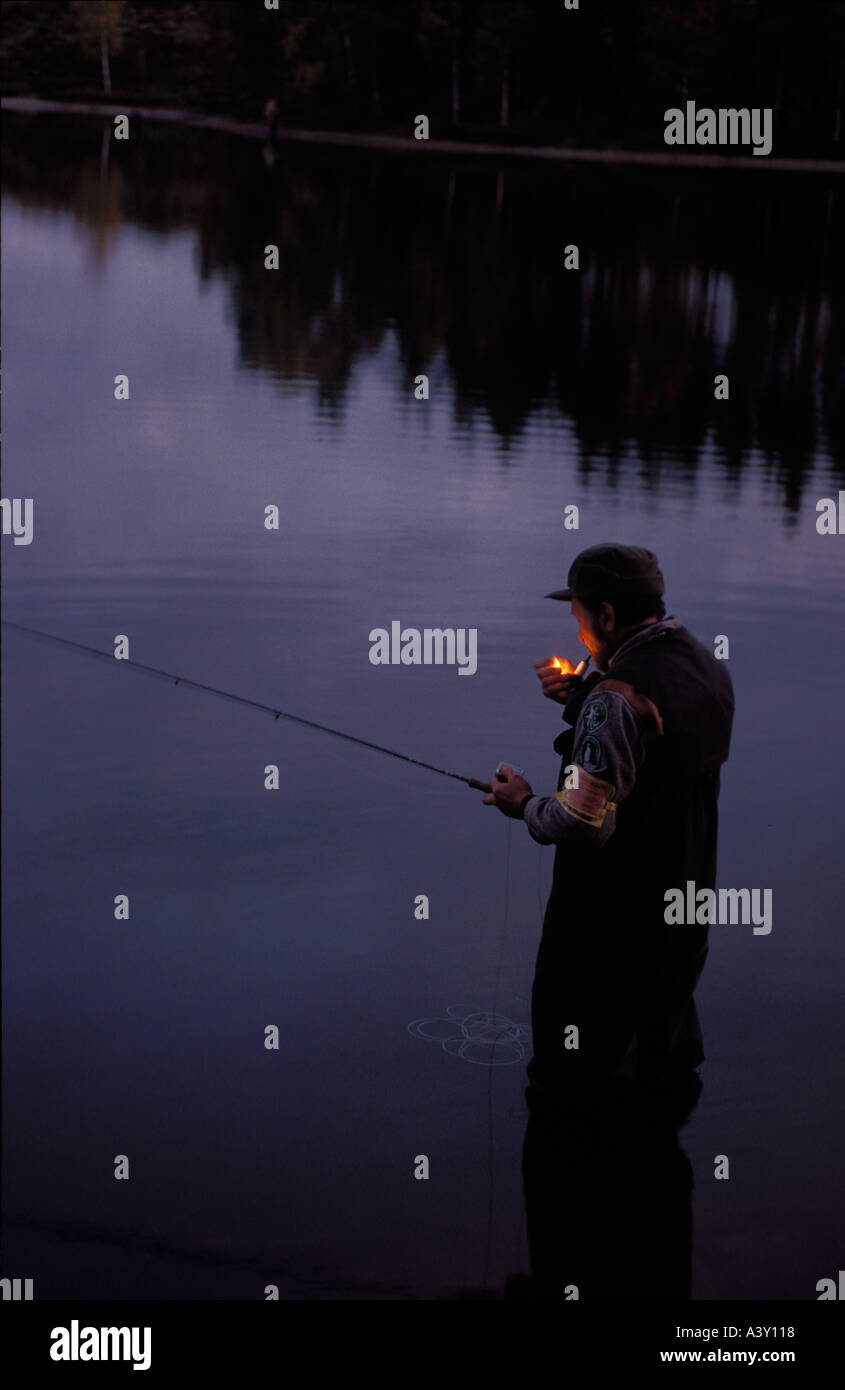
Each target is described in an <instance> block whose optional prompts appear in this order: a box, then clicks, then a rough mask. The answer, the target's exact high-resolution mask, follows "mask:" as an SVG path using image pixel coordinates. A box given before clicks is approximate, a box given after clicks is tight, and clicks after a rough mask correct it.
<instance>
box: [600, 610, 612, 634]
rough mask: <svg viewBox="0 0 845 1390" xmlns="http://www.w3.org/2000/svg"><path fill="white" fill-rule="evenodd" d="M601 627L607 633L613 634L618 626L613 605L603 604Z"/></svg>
mask: <svg viewBox="0 0 845 1390" xmlns="http://www.w3.org/2000/svg"><path fill="white" fill-rule="evenodd" d="M599 618H600V621H601V627H602V629H603V631H605V632H612V631H613V629H614V627H615V626H616V612H615V610H614V607H613V604H612V603H603V604H602V606H601V608H600V609H599Z"/></svg>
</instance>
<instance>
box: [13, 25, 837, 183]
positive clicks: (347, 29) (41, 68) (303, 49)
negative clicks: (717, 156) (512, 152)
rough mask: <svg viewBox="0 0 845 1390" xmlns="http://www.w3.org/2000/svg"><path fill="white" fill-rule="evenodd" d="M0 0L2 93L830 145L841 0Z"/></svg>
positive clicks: (435, 132)
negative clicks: (749, 134)
mask: <svg viewBox="0 0 845 1390" xmlns="http://www.w3.org/2000/svg"><path fill="white" fill-rule="evenodd" d="M572 3H573V0H537V2H536V3H530V2H528V0H354V2H353V0H279V6H278V9H277V10H273V9H267V8H266V6H265V4H264V3H263V0H181V3H180V2H179V0H177V3H171V0H160V3H156V0H70V3H57V2H56V0H5V2H4V4H3V8H2V28H0V65H2V81H3V90H4V92H5V93H6V94H7V95H9V94H29V95H38V96H42V97H51V98H54V99H55V98H66V99H76V100H82V99H86V100H92V99H96V98H98V97H99V98H101V99H102V98H103V97H107V98H109V99H111V100H124V101H129V102H133V103H136V104H138V105H142V104H161V105H169V106H181V107H189V108H191V109H197V110H201V111H205V112H209V113H212V112H213V113H216V114H220V113H229V114H232V115H233V116H237V117H238V118H240V119H251V120H260V119H261V118H262V113H263V111H264V108H265V105H266V103H267V100H268V98H269V97H271V96H272V97H274V98H275V100H276V102H277V104H278V107H279V110H280V113H281V119H282V121H283V122H285V123H287V124H292V125H294V124H295V125H306V126H313V127H318V128H319V127H322V128H336V129H344V130H362V131H367V130H399V131H402V132H404V133H410V131H411V128H412V121H413V117H414V115H416V114H418V113H424V114H426V115H427V116H428V117H429V120H430V122H431V133H432V136H451V137H454V136H455V135H460V136H463V137H465V138H470V139H472V138H476V139H482V138H483V139H491V138H493V139H496V140H499V141H501V142H502V143H504V144H507V143H508V142H512V143H525V142H531V143H553V144H570V145H573V146H580V147H584V146H591V147H592V146H600V147H614V146H618V147H622V148H662V147H663V113H664V111H665V110H666V109H667V108H669V107H672V106H677V105H679V104H681V103H683V102H684V101H686V100H694V101H695V102H696V103H697V105H698V106H699V107H701V106H710V107H714V108H718V107H743V106H747V107H755V106H757V107H770V108H771V109H772V111H773V124H774V131H775V146H774V151H773V152H774V153H776V154H784V155H787V154H788V155H798V156H800V155H802V154H803V155H806V156H808V157H809V156H815V157H826V158H837V157H840V156H842V154H843V152H845V120H844V119H843V103H844V102H845V0H615V2H614V0H578V8H577V9H571V8H568V5H570V4H572Z"/></svg>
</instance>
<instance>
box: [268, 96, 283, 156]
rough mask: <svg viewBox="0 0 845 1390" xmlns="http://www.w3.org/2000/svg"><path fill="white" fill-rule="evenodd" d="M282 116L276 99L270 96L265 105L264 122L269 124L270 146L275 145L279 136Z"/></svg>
mask: <svg viewBox="0 0 845 1390" xmlns="http://www.w3.org/2000/svg"><path fill="white" fill-rule="evenodd" d="M281 114H282V113H281V111H280V109H279V103H278V102H277V101H276V98H275V97H274V96H269V97H268V98H267V100H266V102H265V103H264V120H265V122H266V124H267V139H268V141H269V142H270V144H272V143H273V141H274V140H275V139H276V136H277V134H278V131H279V120H280V118H281Z"/></svg>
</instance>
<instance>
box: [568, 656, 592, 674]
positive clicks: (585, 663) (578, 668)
mask: <svg viewBox="0 0 845 1390" xmlns="http://www.w3.org/2000/svg"><path fill="white" fill-rule="evenodd" d="M589 662H590V658H589V657H588V656H585V657H584V660H583V661H579V662H578V665H577V666H576V667H575V670H574V671H573V672H572V674H573V676H582V675H583V674H584V670H585V668H586V667H587V666H588V665H589Z"/></svg>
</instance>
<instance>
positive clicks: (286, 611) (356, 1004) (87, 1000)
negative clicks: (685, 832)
mask: <svg viewBox="0 0 845 1390" xmlns="http://www.w3.org/2000/svg"><path fill="white" fill-rule="evenodd" d="M4 125H5V140H4V170H5V187H4V195H5V196H4V206H3V225H2V236H3V242H2V245H3V264H2V273H3V286H2V289H3V314H4V321H3V345H4V349H5V351H4V439H3V444H4V450H3V463H4V475H3V495H4V497H33V498H34V499H35V520H34V539H33V542H32V544H31V545H28V546H27V545H21V546H16V545H13V544H12V541H11V538H10V537H6V538H4V540H3V571H4V574H3V600H4V616H5V617H6V618H7V619H10V620H12V621H15V622H20V623H24V624H29V625H31V626H33V627H35V628H38V629H41V630H44V631H46V632H48V633H54V634H56V635H59V636H63V637H67V638H71V639H73V640H75V641H78V642H81V643H87V644H90V645H91V646H94V647H97V648H100V649H103V650H107V651H111V650H112V647H113V642H114V638H115V636H116V635H117V634H126V635H127V636H128V637H129V639H130V656H131V657H132V658H133V659H134V660H136V661H139V662H145V663H148V664H150V665H153V666H157V667H161V668H164V669H165V670H170V671H175V672H179V673H181V674H183V675H185V676H188V677H191V678H193V679H194V680H197V681H203V682H208V683H210V684H213V685H216V686H221V687H223V688H225V689H226V690H229V691H232V692H234V693H239V694H243V695H245V696H247V697H249V698H251V699H253V700H256V701H259V702H264V703H266V704H269V705H271V706H274V707H276V708H281V709H284V710H286V711H291V712H293V713H296V714H300V715H303V716H304V717H306V718H309V719H312V720H315V721H318V722H320V723H323V724H326V725H330V726H334V727H338V728H340V729H343V730H345V731H347V732H349V733H351V734H354V735H356V736H358V737H360V738H363V739H369V740H372V741H375V742H377V743H381V744H386V745H388V746H389V747H391V748H395V749H398V750H400V751H403V752H405V753H407V754H409V755H411V756H412V757H416V758H420V759H423V760H425V761H429V762H432V763H434V764H437V765H439V766H444V767H447V768H451V769H454V770H456V771H458V772H461V773H463V774H465V775H475V776H489V775H490V773H491V771H492V769H493V767H494V766H495V764H496V763H497V762H498V760H499V759H502V758H504V759H506V760H508V761H511V762H515V763H517V764H518V765H520V766H521V767H523V768H525V770H526V775H527V776H528V778H529V780H531V781H532V784H533V785H534V787H535V789H536V790H537V791H542V792H550V791H553V790H554V786H555V779H556V776H557V767H558V759H557V757H556V755H555V754H554V752H553V750H552V748H551V744H552V741H553V739H554V737H555V736H556V734H557V733H558V732H559V729H560V718H559V712H558V711H556V709H555V707H554V706H553V705H551V704H550V703H549V702H547V701H544V700H543V699H542V698H541V696H540V692H539V686H538V684H537V681H536V678H535V675H534V672H533V669H532V661H533V660H534V659H535V658H536V657H539V656H545V655H548V654H549V653H550V652H559V653H563V654H566V655H570V656H573V657H575V658H576V659H577V657H578V655H579V652H578V649H577V645H576V640H575V639H576V625H575V623H574V620H573V619H572V618H571V616H570V614H569V609H568V605H566V604H553V603H549V602H546V601H544V599H543V595H544V594H545V593H547V592H548V591H549V590H550V589H553V588H557V587H560V586H561V585H562V584H563V583H564V582H565V578H566V572H567V569H568V566H569V563H570V562H571V559H572V558H573V556H574V554H575V553H576V552H577V550H579V549H582V548H583V547H585V546H587V545H590V544H594V543H596V542H598V541H602V540H607V539H614V540H619V541H622V542H627V543H632V544H640V545H647V546H648V547H650V548H652V549H654V550H655V551H656V552H657V554H658V556H659V557H660V560H661V564H662V568H663V571H664V574H665V575H666V580H667V598H668V610H669V612H670V613H672V614H674V615H675V616H677V617H679V618H681V620H682V621H683V622H684V623H686V624H687V625H688V626H689V627H690V628H691V630H692V631H693V632H694V633H695V634H696V635H697V636H698V637H699V638H701V640H702V641H704V642H706V643H708V644H711V643H712V642H713V639H714V638H715V636H716V635H717V634H724V635H726V636H728V637H729V639H730V671H731V675H732V677H733V681H734V686H735V690H736V698H737V714H736V722H735V728H734V744H733V753H732V757H731V760H730V762H729V763H728V765H727V767H726V769H725V771H724V775H723V790H722V798H721V839H720V863H719V882H720V883H721V884H723V885H731V886H742V885H747V886H749V887H770V888H771V889H772V890H773V894H774V898H773V903H774V909H773V929H772V931H771V933H770V934H769V935H767V936H765V935H755V934H754V933H753V932H752V929H751V927H750V926H748V927H743V926H722V927H714V928H712V929H711V948H710V958H709V960H708V963H707V966H706V968H705V971H704V975H703V977H702V981H701V984H700V986H699V990H698V993H697V999H698V1003H699V1010H700V1013H701V1017H702V1024H703V1030H704V1040H705V1050H706V1054H707V1060H706V1062H705V1064H704V1066H703V1068H702V1078H703V1081H704V1089H703V1093H702V1096H701V1099H700V1102H699V1104H698V1107H697V1109H696V1111H695V1114H694V1116H693V1118H692V1120H691V1121H690V1124H689V1126H688V1127H687V1128H686V1129H684V1130H683V1131H682V1142H683V1146H684V1149H685V1151H686V1153H687V1154H688V1156H689V1159H690V1161H691V1164H692V1168H693V1171H694V1175H695V1193H694V1199H693V1286H692V1290H693V1297H694V1298H696V1299H714V1298H728V1299H734V1298H735V1299H759V1298H768V1299H814V1298H815V1297H816V1296H817V1295H816V1283H817V1281H818V1280H819V1279H821V1278H825V1277H835V1275H836V1271H837V1270H838V1268H839V1267H840V1265H841V1263H842V1249H843V1245H842V1238H843V1229H842V1220H841V1203H840V1202H839V1200H838V1197H839V1191H840V1187H841V1170H842V1160H843V1140H845V1122H843V1110H842V1104H841V1100H842V1094H843V1088H844V1083H845V1049H843V1046H842V1043H843V1036H842V1034H843V1023H842V980H843V964H845V936H843V931H842V926H843V921H842V893H841V856H842V849H841V846H842V834H843V815H842V778H841V763H842V745H843V739H842V723H841V711H842V697H843V690H845V650H843V643H842V630H843V616H845V602H843V583H842V581H843V555H845V537H843V536H820V535H819V534H818V533H817V530H816V502H817V500H818V499H819V498H821V497H835V496H836V494H837V490H838V489H840V488H845V468H843V460H845V413H844V412H843V400H845V370H843V362H845V327H843V313H842V280H843V264H842V257H841V246H842V243H843V222H844V221H845V217H843V192H842V184H841V181H827V180H826V179H825V178H821V177H818V176H785V175H776V174H767V173H764V172H762V171H761V172H760V173H759V174H757V173H754V172H752V173H742V174H740V173H732V172H723V173H718V174H703V173H702V174H697V173H695V172H692V173H689V172H685V173H678V172H672V171H669V170H662V169H661V170H655V171H643V170H639V169H637V170H634V171H631V170H624V169H608V168H601V169H600V170H594V169H589V168H583V167H579V168H577V169H575V170H573V169H567V168H564V167H554V166H547V165H545V164H539V163H538V164H537V165H536V166H535V165H533V164H531V163H527V162H519V161H510V162H503V163H502V164H501V166H498V165H497V163H496V162H495V161H490V160H485V159H481V158H462V159H456V158H453V157H450V158H446V157H443V156H437V155H428V154H426V153H424V152H417V151H412V152H409V153H408V154H407V155H387V154H378V153H374V152H369V151H364V150H361V151H357V150H351V149H334V148H331V147H328V146H326V147H317V146H314V147H301V146H290V147H287V148H283V149H282V150H281V152H280V153H279V156H278V158H277V159H276V160H275V161H274V162H273V161H270V160H268V159H267V158H266V157H265V156H264V155H263V154H262V151H261V148H260V145H258V144H255V145H253V144H252V143H250V142H249V141H244V140H242V139H236V138H233V137H228V136H225V135H220V134H212V133H209V132H199V131H191V130H188V129H179V128H178V127H175V126H169V127H166V126H160V125H155V124H147V123H144V124H143V125H141V124H140V123H138V124H137V125H136V128H135V130H134V132H133V136H132V138H131V140H130V142H129V144H128V145H126V146H123V147H122V146H121V144H120V142H112V143H111V144H110V145H109V144H108V142H104V140H103V126H102V123H101V121H100V120H98V119H97V118H81V117H74V118H68V117H64V116H61V117H60V116H55V115H49V116H47V115H43V116H21V115H8V114H7V115H6V118H5V122H4ZM270 243H275V244H277V245H278V246H279V248H280V268H279V269H278V270H277V271H268V270H265V269H264V264H263V261H264V247H265V246H266V245H267V244H270ZM568 244H577V245H578V247H579V250H580V269H579V270H577V271H574V270H570V271H567V270H565V269H564V267H563V259H564V247H565V246H566V245H568ZM119 373H126V374H127V375H128V377H129V379H130V399H129V400H128V401H124V402H121V401H116V400H115V399H114V378H115V376H116V375H117V374H119ZM419 373H426V374H427V375H428V377H429V379H430V399H429V400H427V401H426V400H417V399H415V396H414V378H415V377H416V376H417V375H418V374H419ZM719 373H725V374H727V376H728V377H729V381H730V399H729V400H728V401H717V400H715V399H714V385H713V381H714V377H715V376H716V375H717V374H719ZM271 504H272V505H275V506H277V507H278V508H279V518H280V520H279V528H278V530H276V531H273V530H267V529H265V526H264V515H265V513H264V509H265V507H267V506H269V505H271ZM572 504H575V505H577V506H578V507H579V509H580V529H579V530H578V531H577V532H573V531H569V530H566V529H565V528H564V509H565V508H566V507H567V506H569V505H572ZM393 620H399V621H401V622H402V624H403V625H404V626H411V627H417V628H424V627H436V626H444V627H445V626H452V627H467V628H475V629H477V633H478V670H477V672H476V673H475V674H474V675H473V676H472V677H471V678H470V677H464V676H460V675H459V674H458V670H457V669H456V667H454V666H434V665H432V666H417V667H404V666H384V667H382V666H374V665H372V664H371V663H370V661H369V659H368V653H369V646H370V643H369V633H370V630H371V629H373V628H377V627H387V628H389V627H390V624H391V622H392V621H393ZM3 695H4V731H3V733H4V738H3V752H4V758H3V767H4V805H5V815H4V852H3V867H4V931H3V947H4V952H3V979H4V1015H5V1037H4V1044H5V1058H6V1065H5V1094H4V1118H5V1147H4V1220H5V1229H4V1243H5V1244H4V1273H6V1274H11V1273H15V1274H18V1275H20V1276H24V1275H25V1276H28V1277H34V1279H35V1291H36V1296H37V1297H40V1298H65V1297H82V1298H92V1299H96V1298H105V1297H115V1296H116V1297H121V1298H160V1299H173V1298H186V1299H187V1298H199V1299H203V1298H221V1299H250V1298H258V1299H261V1298H263V1297H264V1288H265V1285H267V1284H270V1283H275V1284H276V1285H278V1287H279V1290H280V1296H281V1297H282V1298H287V1299H302V1298H307V1299H382V1300H389V1299H396V1300H403V1299H428V1298H455V1297H458V1296H461V1294H463V1295H466V1294H467V1293H468V1292H472V1291H474V1293H475V1294H476V1296H480V1294H481V1292H482V1291H484V1290H486V1291H487V1294H488V1296H491V1297H496V1296H500V1295H501V1291H502V1288H503V1285H504V1281H505V1279H506V1278H507V1277H508V1276H509V1275H512V1274H518V1273H520V1272H522V1273H524V1272H525V1271H526V1270H527V1268H528V1265H527V1253H526V1247H525V1222H524V1212H523V1200H522V1192H521V1185H520V1170H519V1165H520V1150H521V1144H522V1136H523V1131H524V1124H525V1115H526V1111H525V1104H524V1099H523V1087H524V1066H525V1062H526V1061H527V1060H528V1057H529V1056H530V1038H528V1037H527V1036H526V1034H525V1032H524V1031H523V1032H520V1031H519V1029H520V1028H522V1029H523V1030H524V1029H525V1028H526V1026H527V1024H528V1019H529V1003H530V986H531V979H532V974H533V966H534V956H535V953H536V949H537V944H538V940H539V929H540V922H541V919H542V911H543V906H544V902H545V896H546V893H547V891H548V886H549V883H550V877H551V862H552V853H553V851H552V850H551V849H541V848H540V847H539V846H537V845H536V844H535V843H534V842H533V841H532V840H531V839H530V837H529V836H528V834H527V831H526V830H525V828H524V826H522V825H521V824H518V823H515V822H513V823H512V822H509V821H506V820H505V819H504V818H503V817H502V816H500V815H499V814H498V813H497V812H496V811H495V810H492V809H489V808H483V807H482V806H481V805H480V799H479V797H478V795H477V793H474V792H471V791H470V790H468V789H467V788H466V787H465V786H463V785H462V784H461V783H460V782H455V781H450V780H447V779H446V778H442V777H439V776H436V775H435V774H434V773H431V772H428V771H425V770H423V769H421V768H415V767H412V766H410V765H408V764H407V763H402V762H400V761H396V760H393V759H390V758H387V757H385V756H383V755H382V754H379V753H375V752H369V751H367V750H366V749H362V748H360V747H356V746H355V745H353V744H351V743H346V742H341V741H340V740H337V739H333V738H330V737H328V736H326V735H324V734H320V733H316V732H313V731H308V730H306V729H303V728H302V727H300V726H297V725H295V724H292V723H289V722H286V721H283V720H279V721H274V720H273V719H272V718H271V717H270V716H269V715H266V714H262V713H261V712H259V711H253V710H250V709H246V708H243V707H239V706H237V705H234V704H229V703H226V702H224V701H221V700H217V699H214V698H212V697H210V696H206V695H203V694H201V693H198V692H196V691H192V690H190V689H189V688H178V687H176V686H174V685H172V684H168V683H166V682H164V681H158V680H154V679H151V678H147V677H145V676H143V675H141V674H138V673H136V672H132V671H129V670H127V669H126V668H120V667H119V665H118V663H115V665H114V667H112V668H110V667H109V665H108V664H106V663H105V662H97V661H96V660H94V659H90V658H88V657H86V656H84V655H81V654H78V653H75V652H72V651H70V650H68V649H62V648H60V647H58V646H51V645H49V644H47V643H41V642H38V641H37V640H36V639H34V638H31V637H28V636H25V635H23V634H21V633H19V632H16V631H14V630H12V629H10V628H4V629H3ZM268 764H277V765H278V767H279V769H280V781H281V785H280V789H279V790H278V791H269V790H266V789H265V786H264V769H265V767H266V766H267V765H268ZM118 894H126V895H128V897H129V901H130V918H129V920H128V921H118V920H115V917H114V911H115V909H114V900H115V897H116V895H118ZM419 894H426V895H427V896H428V897H429V900H430V917H429V919H428V920H417V918H416V917H415V914H414V902H415V898H416V897H417V895H419ZM490 1012H492V1013H496V1014H499V1015H502V1016H504V1017H505V1018H506V1019H508V1020H510V1021H511V1023H512V1025H513V1027H512V1029H511V1030H510V1031H509V1032H507V1034H506V1039H505V1041H506V1043H507V1040H508V1039H509V1040H510V1042H509V1043H508V1045H502V1046H500V1047H499V1048H498V1055H497V1059H496V1060H498V1061H500V1062H501V1063H502V1064H501V1065H496V1066H488V1065H484V1062H485V1060H489V1058H487V1059H485V1056H484V1053H483V1049H474V1048H473V1047H472V1046H470V1047H469V1048H468V1049H463V1051H464V1055H463V1056H461V1055H460V1053H461V1050H462V1042H463V1041H464V1040H466V1039H467V1038H468V1037H470V1038H471V1037H472V1036H473V1035H472V1031H471V1029H472V1025H467V1024H466V1021H465V1020H466V1019H467V1018H468V1017H469V1016H470V1015H478V1014H481V1015H484V1014H485V1013H490ZM438 1019H439V1020H446V1021H445V1022H440V1023H432V1022H428V1023H427V1024H425V1025H420V1026H418V1027H417V1028H416V1029H415V1030H410V1031H409V1025H411V1024H414V1023H418V1021H419V1020H429V1021H430V1020H438ZM462 1020H463V1022H462ZM268 1025H276V1026H277V1027H278V1029H279V1047H278V1050H275V1051H271V1050H267V1049H266V1048H265V1047H264V1037H265V1032H264V1030H265V1028H266V1027H267V1026H268ZM468 1028H469V1031H467V1030H468ZM420 1033H428V1034H430V1035H431V1037H430V1040H428V1041H426V1040H425V1039H424V1037H421V1036H420ZM482 1035H483V1036H484V1037H486V1036H487V1035H486V1034H483V1028H482ZM450 1038H453V1039H455V1040H456V1041H454V1042H451V1043H450V1042H449V1039H450ZM431 1039H433V1040H431ZM444 1044H445V1045H444ZM491 1055H492V1054H491ZM119 1154H123V1155H126V1156H127V1157H128V1159H129V1165H130V1180H129V1181H128V1182H125V1181H124V1182H119V1181H115V1178H114V1165H115V1156H116V1155H119ZM419 1155H426V1156H427V1157H428V1159H429V1164H430V1177H429V1180H428V1181H418V1180H416V1179H415V1177H414V1167H415V1160H416V1158H417V1156H419ZM716 1155H727V1156H728V1158H729V1160H730V1179H729V1181H724V1180H722V1181H717V1180H715V1179H714V1166H715V1159H716ZM630 1277H631V1271H630V1264H629V1263H625V1262H622V1263H620V1274H619V1287H620V1293H619V1296H620V1297H625V1296H626V1293H625V1289H626V1285H627V1283H628V1282H629V1281H630Z"/></svg>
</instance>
